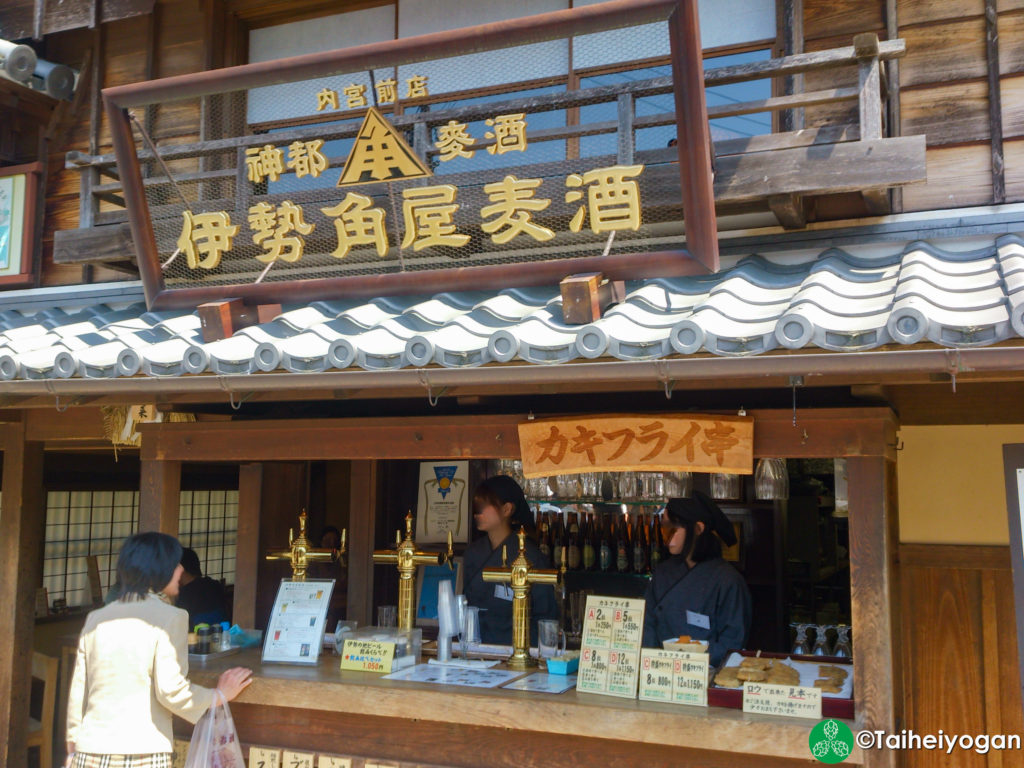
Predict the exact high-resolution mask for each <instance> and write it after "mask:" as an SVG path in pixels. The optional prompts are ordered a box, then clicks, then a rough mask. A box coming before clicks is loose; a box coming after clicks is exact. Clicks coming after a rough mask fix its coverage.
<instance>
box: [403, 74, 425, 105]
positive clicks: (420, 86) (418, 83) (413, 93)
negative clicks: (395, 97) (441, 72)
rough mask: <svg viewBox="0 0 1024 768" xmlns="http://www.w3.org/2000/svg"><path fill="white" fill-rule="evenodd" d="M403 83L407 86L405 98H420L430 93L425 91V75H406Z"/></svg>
mask: <svg viewBox="0 0 1024 768" xmlns="http://www.w3.org/2000/svg"><path fill="white" fill-rule="evenodd" d="M405 84H406V85H407V86H408V87H409V91H408V93H406V94H405V98H407V99H422V98H424V97H425V96H429V95H430V94H429V93H427V78H426V76H425V75H413V76H412V77H407V78H406V79H405Z"/></svg>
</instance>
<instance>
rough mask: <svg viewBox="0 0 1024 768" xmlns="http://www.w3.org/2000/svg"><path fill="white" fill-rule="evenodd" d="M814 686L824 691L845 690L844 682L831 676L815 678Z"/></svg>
mask: <svg viewBox="0 0 1024 768" xmlns="http://www.w3.org/2000/svg"><path fill="white" fill-rule="evenodd" d="M814 687H815V688H820V689H821V692H822V693H839V692H840V691H842V690H843V684H842V683H839V682H836V680H835V679H834V678H831V677H826V678H822V679H821V680H815V681H814Z"/></svg>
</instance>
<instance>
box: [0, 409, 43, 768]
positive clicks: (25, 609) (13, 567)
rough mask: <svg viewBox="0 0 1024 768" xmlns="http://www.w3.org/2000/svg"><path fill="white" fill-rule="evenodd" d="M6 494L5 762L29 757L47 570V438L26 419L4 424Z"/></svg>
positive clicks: (18, 767) (0, 562)
mask: <svg viewBox="0 0 1024 768" xmlns="http://www.w3.org/2000/svg"><path fill="white" fill-rule="evenodd" d="M2 434H3V452H4V469H3V497H2V502H0V580H2V581H0V584H2V586H0V622H2V623H3V627H4V631H3V632H2V633H0V691H2V692H3V695H0V765H4V766H7V768H23V766H25V765H26V763H27V760H28V747H27V746H26V744H25V735H26V733H27V732H28V710H29V697H30V696H31V692H32V638H33V634H34V632H35V597H36V589H38V588H39V587H40V586H41V575H42V572H43V565H42V559H43V539H44V535H45V529H46V504H45V494H44V492H43V444H42V443H40V442H26V441H25V427H24V425H23V424H20V423H19V424H10V425H6V426H4V427H3V433H2Z"/></svg>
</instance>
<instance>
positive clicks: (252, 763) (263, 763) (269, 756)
mask: <svg viewBox="0 0 1024 768" xmlns="http://www.w3.org/2000/svg"><path fill="white" fill-rule="evenodd" d="M249 768H281V750H280V749H272V748H270V747H249Z"/></svg>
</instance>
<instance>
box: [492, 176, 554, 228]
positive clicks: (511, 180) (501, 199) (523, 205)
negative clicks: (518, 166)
mask: <svg viewBox="0 0 1024 768" xmlns="http://www.w3.org/2000/svg"><path fill="white" fill-rule="evenodd" d="M541 181H542V180H541V179H517V178H516V177H515V176H506V177H505V178H504V179H503V180H502V181H498V182H494V183H493V184H485V185H484V192H485V193H486V194H487V197H488V199H490V201H491V203H492V204H491V205H486V206H484V207H483V208H481V209H480V215H481V216H482V217H483V218H485V219H486V218H490V217H491V216H497V218H496V219H494V220H493V221H485V222H484V223H483V224H481V225H480V229H482V230H483V231H484V232H486V233H488V234H489V235H490V236H491V240H493V241H494V242H495V243H498V244H499V245H502V244H504V243H507V242H508V241H509V240H511V239H512V238H513V237H515V236H516V235H518V234H520V233H524V234H527V235H529V236H530V237H532V238H533V239H534V240H539V241H540V242H542V243H543V242H545V241H547V240H550V239H551V238H553V237H554V236H555V233H554V232H552V231H551V230H550V229H548V228H547V227H542V226H541V225H540V224H535V223H534V222H533V221H532V220H531V219H532V215H533V213H534V212H535V211H543V210H544V209H545V208H547V207H548V206H549V205H551V201H550V200H544V199H539V198H534V196H533V193H534V192H535V191H536V190H537V187H539V186H540V185H541Z"/></svg>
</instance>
